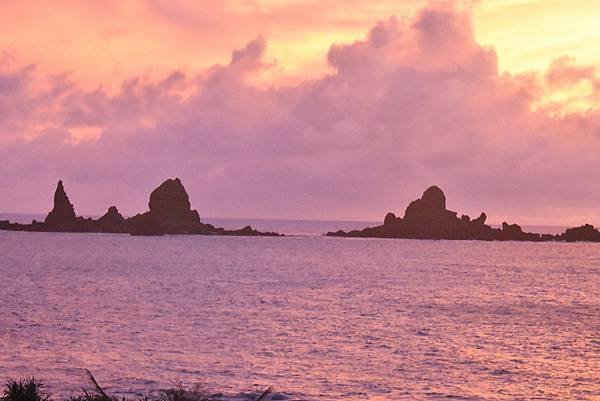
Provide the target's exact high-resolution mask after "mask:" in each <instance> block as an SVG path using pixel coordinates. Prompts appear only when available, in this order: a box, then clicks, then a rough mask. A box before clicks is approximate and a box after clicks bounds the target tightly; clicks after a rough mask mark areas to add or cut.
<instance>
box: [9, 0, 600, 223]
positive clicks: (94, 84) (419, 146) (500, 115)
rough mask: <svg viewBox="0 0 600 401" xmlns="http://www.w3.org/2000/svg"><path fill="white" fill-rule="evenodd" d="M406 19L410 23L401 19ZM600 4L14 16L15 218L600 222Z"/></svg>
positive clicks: (77, 5) (256, 7) (160, 2)
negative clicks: (180, 210)
mask: <svg viewBox="0 0 600 401" xmlns="http://www.w3.org/2000/svg"><path fill="white" fill-rule="evenodd" d="M393 16H395V18H393ZM599 16H600V2H598V1H592V0H573V1H569V2H568V3H567V2H564V1H559V0H480V1H477V0H463V1H458V0H457V1H454V2H453V1H432V2H426V1H417V0H405V1H397V0H394V1H392V0H380V1H361V0H320V1H318V0H265V1H256V0H255V1H252V0H231V1H225V2H215V1H193V0H147V1H140V0H131V1H118V0H105V1H94V2H87V1H77V0H65V1H48V0H39V1H35V2H34V1H21V2H0V160H1V161H2V163H1V164H0V211H3V212H34V213H37V212H43V211H45V210H48V208H49V206H50V205H49V201H50V200H51V196H50V195H47V194H51V193H52V191H53V189H54V186H55V184H56V181H57V180H58V179H59V178H62V179H63V180H64V181H65V185H66V187H67V189H68V191H69V195H70V196H71V198H72V200H73V202H74V204H75V207H76V210H77V212H79V213H82V214H101V213H103V211H104V210H106V207H108V206H110V205H112V204H116V205H117V206H118V207H119V208H120V210H122V211H123V213H124V214H132V213H136V212H139V211H143V210H144V209H145V208H146V203H147V196H148V193H149V192H150V190H151V189H153V188H154V187H156V186H157V185H158V184H159V183H160V182H161V181H163V180H164V179H166V178H168V177H175V176H179V177H181V178H182V180H183V182H184V184H185V185H186V187H187V188H188V191H189V192H190V196H191V200H192V204H193V205H194V206H195V207H197V208H198V209H199V212H200V215H201V216H220V217H226V216H231V217H274V218H321V219H346V220H375V219H379V218H380V217H382V216H383V215H384V214H385V212H387V211H395V212H397V213H398V214H400V215H401V214H402V211H403V209H404V207H405V206H406V204H407V203H408V202H409V201H410V200H413V199H415V198H416V197H418V196H419V195H420V194H421V192H422V191H423V190H424V189H425V188H427V187H428V186H430V185H432V184H436V185H438V186H440V187H442V188H443V189H444V190H445V191H446V193H447V195H448V205H449V207H450V208H452V209H454V210H457V211H459V212H466V213H468V214H470V215H472V216H473V215H479V213H480V212H481V211H482V210H485V211H486V212H488V215H489V216H490V221H494V222H500V221H501V220H504V219H506V220H508V221H517V222H520V223H527V224H540V223H547V224H580V223H584V222H592V223H594V222H595V223H596V224H599V223H600V210H598V208H597V205H598V204H600V173H598V172H599V171H600V156H598V155H600V107H598V105H599V104H600V103H599V100H600V77H599V76H598V67H600V53H598V52H597V50H596V48H597V46H596V44H597V43H599V42H600V29H599V28H598V27H597V21H598V17H599Z"/></svg>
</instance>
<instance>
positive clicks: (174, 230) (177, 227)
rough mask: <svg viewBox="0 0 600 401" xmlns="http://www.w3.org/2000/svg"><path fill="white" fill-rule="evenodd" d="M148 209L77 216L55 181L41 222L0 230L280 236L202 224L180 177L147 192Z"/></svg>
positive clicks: (0, 226) (10, 225)
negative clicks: (50, 203)
mask: <svg viewBox="0 0 600 401" xmlns="http://www.w3.org/2000/svg"><path fill="white" fill-rule="evenodd" d="M148 207H149V209H150V210H149V211H148V212H145V213H141V214H137V215H135V216H134V217H131V218H129V219H125V218H124V217H123V216H122V215H121V214H120V213H119V211H118V210H117V208H116V207H115V206H111V207H110V208H109V209H108V211H107V212H106V214H104V216H102V217H100V218H99V219H98V220H93V219H90V218H83V217H77V216H76V215H75V210H74V208H73V205H72V204H71V202H70V201H69V198H68V196H67V194H66V193H65V190H64V188H63V184H62V181H59V182H58V185H57V188H56V192H55V194H54V208H53V209H52V211H51V212H50V213H49V214H48V216H47V217H46V220H45V221H44V222H43V223H38V222H36V221H35V220H34V221H33V222H32V223H31V224H18V223H10V222H9V221H0V230H10V231H68V232H104V233H129V234H133V235H163V234H201V235H241V236H280V234H278V233H273V232H260V231H257V230H255V229H253V228H252V227H250V226H247V227H244V228H242V229H240V230H225V229H224V228H216V227H214V226H213V225H211V224H203V223H202V222H201V221H200V216H199V215H198V212H197V211H196V210H192V209H191V205H190V200H189V196H188V194H187V192H186V190H185V188H184V187H183V184H182V183H181V181H180V180H179V178H175V179H168V180H166V181H165V182H163V183H162V184H161V185H160V186H159V187H158V188H156V189H155V190H154V191H152V193H151V194H150V201H149V203H148Z"/></svg>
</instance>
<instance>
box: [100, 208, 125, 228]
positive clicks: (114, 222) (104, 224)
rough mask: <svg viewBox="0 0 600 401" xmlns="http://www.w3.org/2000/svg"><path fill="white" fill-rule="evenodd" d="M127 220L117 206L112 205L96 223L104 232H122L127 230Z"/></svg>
mask: <svg viewBox="0 0 600 401" xmlns="http://www.w3.org/2000/svg"><path fill="white" fill-rule="evenodd" d="M126 222H127V220H125V218H124V217H123V216H122V215H121V213H119V210H118V209H117V207H116V206H111V207H109V208H108V211H107V212H106V213H105V214H104V216H102V217H100V218H99V219H98V220H96V222H95V223H96V225H97V227H98V229H99V230H100V231H102V232H112V233H122V232H126V231H127V227H126Z"/></svg>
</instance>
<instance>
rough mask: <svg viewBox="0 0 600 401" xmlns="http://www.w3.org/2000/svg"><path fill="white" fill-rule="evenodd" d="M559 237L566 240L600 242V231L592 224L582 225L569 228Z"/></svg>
mask: <svg viewBox="0 0 600 401" xmlns="http://www.w3.org/2000/svg"><path fill="white" fill-rule="evenodd" d="M559 239H560V240H562V241H566V242H580V241H584V242H600V231H598V230H597V229H596V228H594V226H592V225H591V224H585V225H583V226H581V227H575V228H568V229H567V230H566V231H565V232H564V233H563V234H561V235H560V236H559Z"/></svg>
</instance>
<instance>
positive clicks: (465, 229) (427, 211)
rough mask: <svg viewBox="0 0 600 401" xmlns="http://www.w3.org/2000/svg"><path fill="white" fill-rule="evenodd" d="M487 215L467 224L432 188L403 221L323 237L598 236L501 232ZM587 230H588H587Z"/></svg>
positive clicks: (589, 235)
mask: <svg viewBox="0 0 600 401" xmlns="http://www.w3.org/2000/svg"><path fill="white" fill-rule="evenodd" d="M486 220H487V215H486V214H485V213H481V215H480V216H479V217H478V218H476V219H474V220H471V218H470V217H469V216H467V215H462V216H461V217H460V218H459V217H458V216H457V213H456V212H453V211H451V210H448V209H446V196H445V195H444V192H443V191H442V190H441V189H440V188H438V187H436V186H432V187H430V188H428V189H427V190H426V191H425V192H424V193H423V195H422V196H421V198H419V199H417V200H415V201H413V202H411V203H410V204H409V205H408V207H407V208H406V211H405V212H404V217H403V218H400V217H396V215H395V214H394V213H392V212H389V213H388V214H386V216H385V219H384V222H383V225H381V226H377V227H368V228H365V229H363V230H354V231H350V232H344V231H341V230H340V231H336V232H330V233H327V234H326V235H327V236H331V237H376V238H414V239H450V240H487V241H492V240H499V241H552V240H562V241H566V240H568V239H574V240H577V241H579V240H584V239H583V238H585V240H596V241H600V232H598V231H597V230H593V227H592V230H593V231H595V232H596V233H598V236H596V234H594V232H593V231H592V230H590V229H589V228H580V229H576V230H577V231H569V230H567V233H566V234H563V235H562V236H553V235H549V234H543V235H542V234H535V233H526V232H523V230H522V229H521V227H520V226H519V225H517V224H508V223H503V224H502V228H493V227H491V226H489V225H487V224H485V222H486ZM590 227H591V226H590Z"/></svg>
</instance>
